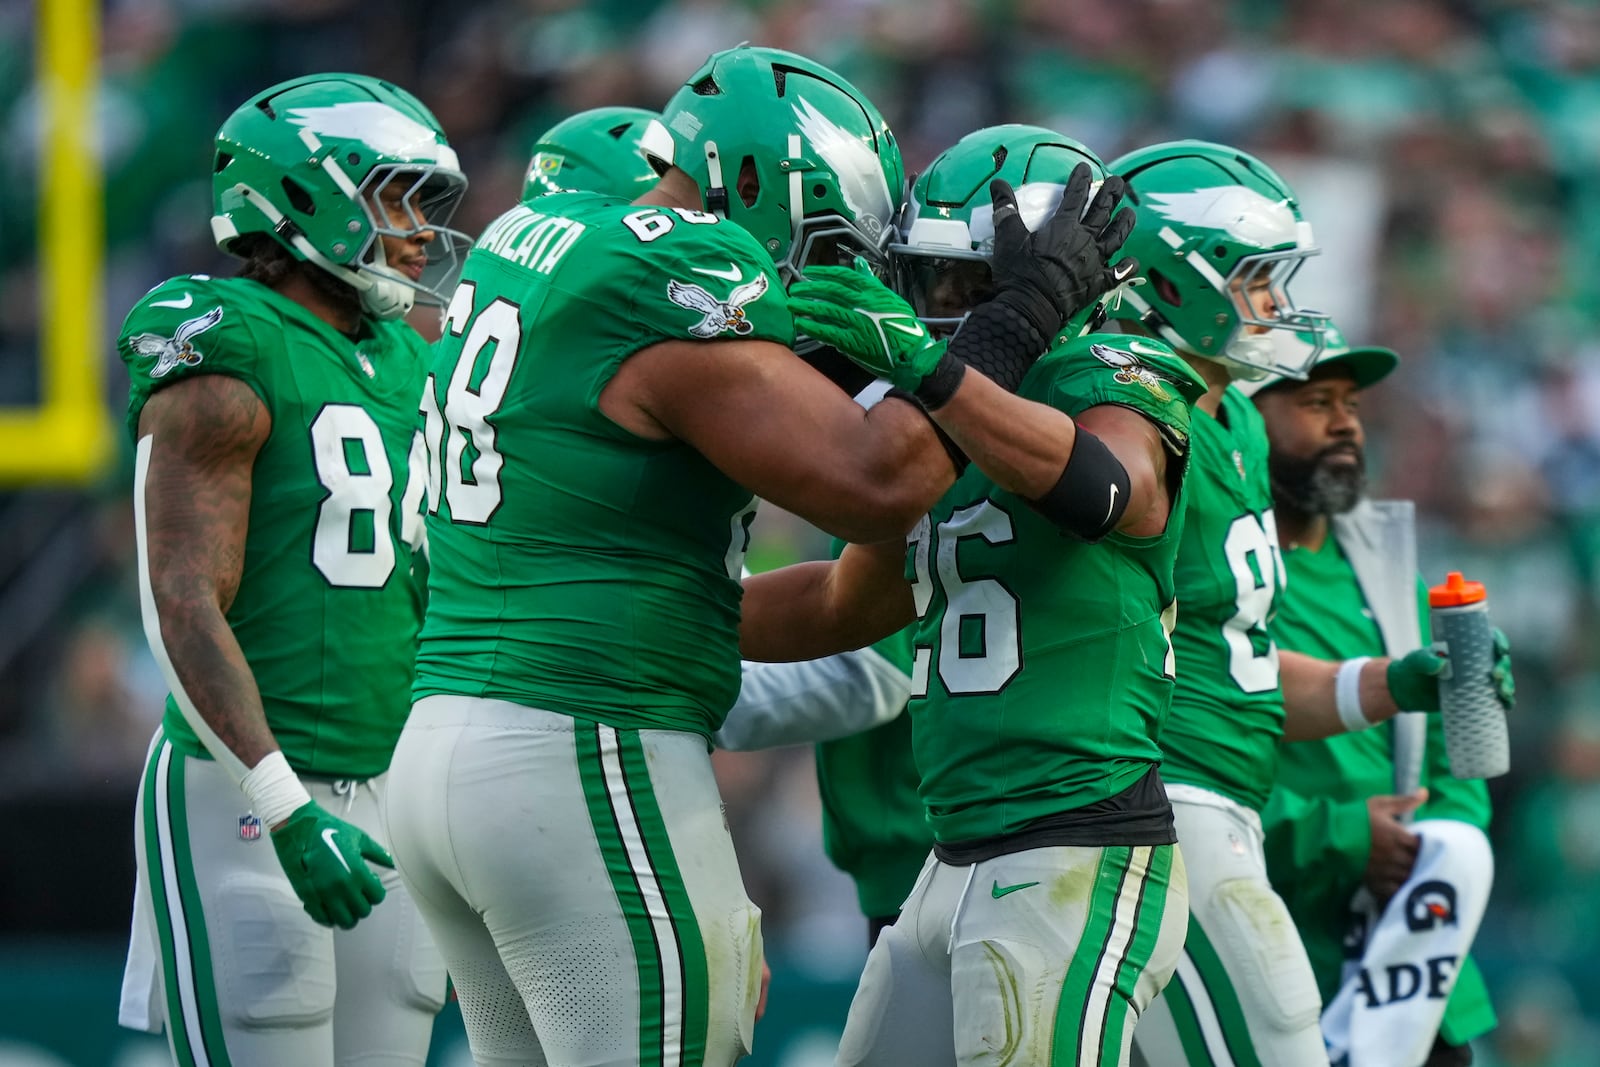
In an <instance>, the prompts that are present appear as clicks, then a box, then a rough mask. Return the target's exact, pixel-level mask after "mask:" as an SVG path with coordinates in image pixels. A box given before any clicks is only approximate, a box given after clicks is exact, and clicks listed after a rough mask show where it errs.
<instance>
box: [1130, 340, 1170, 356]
mask: <svg viewBox="0 0 1600 1067" xmlns="http://www.w3.org/2000/svg"><path fill="white" fill-rule="evenodd" d="M1123 343H1124V344H1126V345H1127V346H1128V351H1129V352H1132V353H1134V354H1135V355H1140V356H1165V355H1166V353H1165V352H1163V351H1162V350H1161V349H1159V348H1151V347H1150V346H1149V345H1147V344H1145V343H1144V342H1143V341H1140V340H1138V339H1137V338H1135V339H1133V340H1129V341H1124V342H1123Z"/></svg>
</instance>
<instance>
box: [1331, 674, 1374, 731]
mask: <svg viewBox="0 0 1600 1067" xmlns="http://www.w3.org/2000/svg"><path fill="white" fill-rule="evenodd" d="M1371 659H1372V657H1371V656H1357V657H1356V658H1355V659H1347V660H1345V661H1344V662H1343V663H1341V664H1339V672H1338V673H1337V674H1335V675H1334V676H1333V701H1334V706H1335V707H1337V708H1338V709H1339V721H1340V722H1342V723H1344V728H1345V729H1346V730H1348V731H1350V732H1351V733H1357V732H1359V731H1361V730H1367V729H1371V728H1372V727H1373V726H1375V725H1377V724H1376V723H1374V722H1373V721H1372V720H1371V719H1369V718H1367V716H1366V715H1365V714H1364V713H1363V712H1362V710H1361V668H1363V667H1365V666H1366V665H1367V663H1368V662H1370V661H1371Z"/></svg>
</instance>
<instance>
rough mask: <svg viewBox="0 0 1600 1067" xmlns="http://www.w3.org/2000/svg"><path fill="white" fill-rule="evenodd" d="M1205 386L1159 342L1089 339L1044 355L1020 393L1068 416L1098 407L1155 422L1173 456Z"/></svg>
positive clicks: (1183, 446) (1182, 445)
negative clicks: (1114, 407)
mask: <svg viewBox="0 0 1600 1067" xmlns="http://www.w3.org/2000/svg"><path fill="white" fill-rule="evenodd" d="M1205 391H1206V384H1205V382H1204V381H1203V380H1202V379H1201V378H1200V377H1199V376H1198V375H1196V374H1195V372H1194V371H1193V370H1192V369H1191V368H1190V367H1189V365H1188V364H1187V363H1185V362H1184V361H1183V360H1182V359H1180V358H1179V357H1178V356H1177V354H1175V353H1174V352H1173V351H1172V349H1170V348H1169V347H1167V346H1166V345H1165V344H1163V343H1162V342H1160V341H1156V340H1152V339H1150V338H1147V337H1130V336H1128V335H1126V334H1109V333H1101V334H1090V335H1088V336H1086V337H1079V338H1074V339H1073V340H1071V341H1068V342H1067V343H1065V344H1063V345H1060V346H1059V347H1057V348H1055V349H1052V350H1051V351H1050V352H1047V353H1046V354H1045V355H1044V357H1043V358H1042V359H1040V360H1039V363H1038V366H1037V367H1036V368H1035V370H1034V371H1033V372H1031V373H1030V375H1029V380H1028V381H1026V382H1024V384H1023V389H1022V393H1023V395H1024V396H1028V397H1030V398H1033V399H1041V400H1044V401H1045V402H1047V403H1049V404H1050V405H1051V406H1052V407H1055V408H1058V409H1059V410H1062V411H1065V412H1066V413H1067V414H1069V415H1078V414H1079V413H1081V412H1083V411H1087V410H1088V409H1089V408H1092V407H1094V406H1096V405H1098V404H1118V405H1121V406H1122V407H1126V408H1132V409H1133V410H1135V411H1137V412H1139V413H1140V414H1141V415H1144V416H1145V417H1146V418H1148V419H1150V420H1151V421H1152V422H1154V423H1155V424H1156V426H1157V428H1158V429H1160V431H1161V434H1162V438H1163V439H1164V440H1165V441H1166V443H1167V446H1168V448H1170V449H1171V450H1172V451H1173V453H1174V454H1177V455H1182V454H1183V453H1184V452H1185V451H1186V450H1187V448H1188V441H1189V430H1190V412H1191V410H1192V408H1193V405H1194V402H1195V401H1196V400H1198V399H1199V398H1200V397H1201V396H1202V395H1204V393H1205Z"/></svg>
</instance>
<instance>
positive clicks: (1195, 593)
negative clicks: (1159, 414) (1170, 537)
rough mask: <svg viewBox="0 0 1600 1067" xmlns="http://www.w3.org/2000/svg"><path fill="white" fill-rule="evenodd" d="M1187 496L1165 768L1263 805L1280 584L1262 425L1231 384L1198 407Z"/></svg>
mask: <svg viewBox="0 0 1600 1067" xmlns="http://www.w3.org/2000/svg"><path fill="white" fill-rule="evenodd" d="M1189 465H1190V470H1189V479H1188V482H1189V493H1188V496H1189V505H1188V512H1187V514H1186V515H1185V517H1184V527H1183V545H1182V547H1181V548H1180V549H1179V552H1178V570H1177V581H1178V627H1177V629H1176V630H1175V631H1174V632H1173V635H1172V645H1173V648H1174V649H1175V650H1176V651H1177V657H1178V686H1177V690H1176V691H1175V692H1174V693H1173V696H1172V715H1171V718H1170V719H1169V720H1168V722H1167V726H1166V732H1165V733H1164V734H1163V735H1162V738H1161V748H1162V750H1163V751H1164V752H1165V753H1166V764H1165V765H1164V766H1163V767H1162V771H1161V774H1162V777H1163V778H1165V779H1166V780H1167V781H1169V782H1182V783H1186V784H1189V785H1197V786H1201V787H1203V788H1205V789H1210V790H1213V791H1214V792H1217V793H1221V794H1222V795H1224V796H1227V797H1231V798H1232V799H1233V800H1236V801H1238V802H1239V803H1241V804H1244V805H1245V806H1246V807H1249V808H1252V809H1254V810H1257V811H1259V810H1260V809H1261V806H1262V805H1263V804H1265V803H1266V802H1267V793H1268V791H1269V790H1271V788H1272V778H1273V771H1274V769H1275V767H1276V766H1277V751H1278V738H1280V737H1282V736H1283V694H1282V692H1281V691H1280V689H1279V687H1278V649H1277V646H1276V645H1274V644H1273V643H1272V638H1271V636H1270V634H1269V632H1268V629H1267V626H1268V624H1269V623H1270V621H1271V619H1272V613H1273V610H1274V604H1275V601H1276V597H1277V595H1278V593H1279V591H1281V590H1282V589H1283V585H1284V577H1283V557H1282V555H1281V554H1280V553H1279V551H1278V524H1277V520H1276V519H1275V518H1274V517H1273V514H1272V486H1271V484H1270V482H1269V481H1268V474H1267V431H1266V427H1265V426H1264V425H1263V424H1262V421H1261V415H1260V413H1259V412H1257V411H1256V409H1255V405H1254V404H1252V403H1251V402H1250V401H1249V400H1248V399H1247V398H1246V397H1245V396H1244V394H1243V393H1241V392H1239V391H1238V390H1237V389H1234V388H1232V387H1230V388H1229V389H1228V390H1227V391H1226V392H1224V393H1223V394H1222V404H1221V407H1220V408H1219V409H1218V413H1217V416H1216V417H1215V418H1213V417H1212V416H1210V415H1207V414H1205V413H1204V412H1198V411H1197V412H1196V413H1195V418H1194V443H1193V451H1192V452H1191V455H1190V458H1189Z"/></svg>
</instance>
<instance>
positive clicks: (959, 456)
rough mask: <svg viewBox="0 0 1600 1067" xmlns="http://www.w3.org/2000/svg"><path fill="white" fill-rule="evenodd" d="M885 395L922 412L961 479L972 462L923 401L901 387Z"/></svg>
mask: <svg viewBox="0 0 1600 1067" xmlns="http://www.w3.org/2000/svg"><path fill="white" fill-rule="evenodd" d="M883 395H884V396H885V397H886V398H887V397H891V396H892V397H894V398H895V399H897V400H904V401H905V402H906V403H908V404H911V405H913V406H914V407H915V408H916V409H917V410H918V411H920V412H922V414H923V416H924V417H925V418H927V420H928V425H929V426H932V427H933V432H934V435H935V436H937V437H938V438H939V443H940V444H941V445H943V446H944V451H945V455H947V456H949V457H950V462H951V463H953V464H955V468H956V477H957V478H959V477H961V472H962V471H964V470H966V469H967V465H968V464H970V463H971V462H972V460H970V459H968V458H967V454H966V453H965V452H963V451H961V446H960V445H958V444H956V442H955V438H953V437H951V436H950V435H949V434H947V433H945V432H944V429H943V428H942V427H941V426H940V425H939V424H938V423H937V422H934V421H933V416H931V415H929V414H928V409H927V408H925V407H923V405H922V401H920V400H918V399H917V398H916V397H915V396H914V395H913V394H911V393H908V392H906V391H905V390H904V389H901V388H900V387H899V386H896V387H895V388H893V389H890V390H889V391H888V392H887V393H884V394H883Z"/></svg>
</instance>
